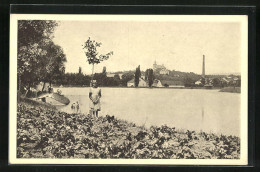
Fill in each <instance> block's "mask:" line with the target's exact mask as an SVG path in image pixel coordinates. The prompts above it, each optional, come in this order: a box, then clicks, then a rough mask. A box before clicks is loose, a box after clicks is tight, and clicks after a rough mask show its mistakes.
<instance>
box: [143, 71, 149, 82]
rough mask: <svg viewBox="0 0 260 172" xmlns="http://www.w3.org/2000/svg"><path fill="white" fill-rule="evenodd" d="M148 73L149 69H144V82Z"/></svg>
mask: <svg viewBox="0 0 260 172" xmlns="http://www.w3.org/2000/svg"><path fill="white" fill-rule="evenodd" d="M148 73H149V69H146V71H145V74H144V79H145V80H148Z"/></svg>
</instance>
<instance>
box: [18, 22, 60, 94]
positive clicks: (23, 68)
mask: <svg viewBox="0 0 260 172" xmlns="http://www.w3.org/2000/svg"><path fill="white" fill-rule="evenodd" d="M57 25H58V23H57V22H56V21H51V20H19V21H18V58H17V60H18V71H17V73H18V80H19V88H18V89H19V94H20V92H21V86H22V85H23V86H26V87H27V89H29V88H30V87H31V86H33V85H35V84H37V83H38V82H39V81H40V80H41V73H39V72H41V67H44V66H46V63H43V62H44V60H45V56H46V54H47V50H46V49H45V47H46V45H48V44H49V43H50V42H52V40H51V39H52V34H53V31H54V29H55V27H56V26H57ZM42 65H43V66H42Z"/></svg>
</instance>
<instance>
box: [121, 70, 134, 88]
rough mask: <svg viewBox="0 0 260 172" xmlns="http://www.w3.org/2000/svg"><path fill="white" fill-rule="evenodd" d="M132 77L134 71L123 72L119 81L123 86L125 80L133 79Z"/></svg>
mask: <svg viewBox="0 0 260 172" xmlns="http://www.w3.org/2000/svg"><path fill="white" fill-rule="evenodd" d="M133 78H134V73H131V72H128V73H124V74H123V75H122V80H121V82H122V84H123V85H124V86H127V82H128V81H130V80H131V79H133Z"/></svg>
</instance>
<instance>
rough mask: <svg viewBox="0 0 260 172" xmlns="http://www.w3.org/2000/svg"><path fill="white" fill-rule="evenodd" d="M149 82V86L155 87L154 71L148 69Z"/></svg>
mask: <svg viewBox="0 0 260 172" xmlns="http://www.w3.org/2000/svg"><path fill="white" fill-rule="evenodd" d="M147 80H148V85H149V87H152V85H153V80H154V75H153V69H148V76H147Z"/></svg>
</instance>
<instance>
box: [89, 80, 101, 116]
mask: <svg viewBox="0 0 260 172" xmlns="http://www.w3.org/2000/svg"><path fill="white" fill-rule="evenodd" d="M100 98H101V89H100V88H99V87H98V86H97V82H96V80H93V81H92V87H90V91H89V99H90V102H89V108H90V113H91V115H94V116H96V117H98V111H100V110H101V106H100Z"/></svg>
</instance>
